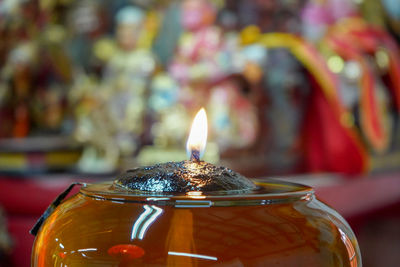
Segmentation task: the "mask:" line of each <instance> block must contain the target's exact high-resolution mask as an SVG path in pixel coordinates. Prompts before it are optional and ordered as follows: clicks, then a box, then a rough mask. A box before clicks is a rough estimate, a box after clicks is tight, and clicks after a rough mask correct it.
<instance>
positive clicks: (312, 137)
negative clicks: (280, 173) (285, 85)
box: [304, 76, 368, 175]
mask: <svg viewBox="0 0 400 267" xmlns="http://www.w3.org/2000/svg"><path fill="white" fill-rule="evenodd" d="M310 81H311V82H312V85H313V90H312V94H311V96H310V101H309V104H308V110H307V114H306V118H305V123H304V148H305V160H306V167H307V170H308V171H309V172H338V173H345V174H351V175H355V174H360V173H364V172H365V170H366V168H367V164H368V163H367V156H366V152H365V151H364V148H362V147H361V146H360V145H359V144H357V140H356V139H355V136H351V135H350V131H349V130H348V129H345V128H344V126H343V125H342V123H341V122H340V119H339V118H338V114H335V113H334V110H333V109H332V107H331V106H330V105H329V103H328V100H327V99H326V96H324V95H323V93H322V91H321V89H320V88H319V87H318V85H317V83H316V82H315V80H314V79H313V78H312V77H311V76H310Z"/></svg>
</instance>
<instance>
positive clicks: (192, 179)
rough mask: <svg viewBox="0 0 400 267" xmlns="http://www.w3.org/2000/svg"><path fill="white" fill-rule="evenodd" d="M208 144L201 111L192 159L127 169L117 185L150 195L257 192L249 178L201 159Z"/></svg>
mask: <svg viewBox="0 0 400 267" xmlns="http://www.w3.org/2000/svg"><path fill="white" fill-rule="evenodd" d="M206 143H207V115H206V112H205V110H204V108H202V109H200V111H199V112H198V113H197V115H196V116H195V118H194V120H193V124H192V128H191V131H190V134H189V137H188V141H187V145H186V151H187V154H188V156H189V158H190V160H185V161H181V162H167V163H161V164H155V165H152V166H145V167H138V168H135V169H132V170H128V171H127V172H126V173H124V174H122V175H121V176H119V177H118V178H117V179H116V180H115V181H114V185H115V186H116V187H119V188H123V189H125V190H130V191H132V190H140V191H147V192H159V193H161V192H176V193H187V192H193V191H203V192H213V191H214V192H217V191H227V192H232V193H235V194H236V193H238V192H243V191H250V190H254V189H256V185H255V184H254V183H253V182H252V181H250V180H249V179H247V178H246V177H244V176H242V175H240V174H239V173H236V172H234V171H233V170H231V169H228V168H226V167H221V166H215V165H213V164H210V163H207V162H205V161H202V160H201V157H202V156H203V154H204V151H205V147H206Z"/></svg>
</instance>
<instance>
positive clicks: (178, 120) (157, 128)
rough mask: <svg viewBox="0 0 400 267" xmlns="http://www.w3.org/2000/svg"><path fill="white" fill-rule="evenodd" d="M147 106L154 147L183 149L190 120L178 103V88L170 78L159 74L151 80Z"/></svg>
mask: <svg viewBox="0 0 400 267" xmlns="http://www.w3.org/2000/svg"><path fill="white" fill-rule="evenodd" d="M148 106H149V108H150V111H151V112H152V114H153V118H154V123H153V125H152V128H151V133H152V136H153V142H154V145H155V146H158V147H164V148H171V147H172V148H177V147H183V146H184V142H185V140H186V135H187V129H189V127H190V119H191V118H190V117H189V116H188V114H187V112H186V111H185V108H184V106H183V105H182V104H181V103H180V98H179V86H178V84H177V83H176V82H175V81H174V80H173V79H171V77H170V76H168V75H166V74H159V75H157V76H156V77H155V78H154V79H153V82H152V85H151V95H150V98H149V103H148Z"/></svg>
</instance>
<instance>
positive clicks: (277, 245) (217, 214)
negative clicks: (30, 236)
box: [32, 180, 362, 267]
mask: <svg viewBox="0 0 400 267" xmlns="http://www.w3.org/2000/svg"><path fill="white" fill-rule="evenodd" d="M256 184H257V185H258V186H259V189H257V190H254V191H253V192H247V193H246V194H236V195H227V194H223V193H219V194H210V195H204V194H203V193H202V192H188V193H186V194H184V195H177V194H165V193H163V194H153V193H145V192H136V193H127V192H123V191H121V190H118V189H117V188H115V187H114V185H113V184H112V183H101V184H92V185H85V186H83V187H82V188H81V190H80V192H79V193H78V194H76V195H74V196H73V197H71V198H69V199H68V200H66V201H64V202H63V203H62V204H61V205H60V206H58V207H57V208H56V210H55V211H54V212H53V213H52V214H51V215H50V217H48V219H47V220H46V221H45V222H44V224H43V225H42V227H41V229H40V231H39V233H38V235H37V237H36V240H35V244H34V247H33V252H32V266H40V267H43V266H290V267H293V266H297V267H301V266H304V267H310V266H324V267H326V266H335V267H338V266H353V267H354V266H362V264H361V256H360V251H359V247H358V245H357V240H356V238H355V236H354V233H353V232H352V230H351V229H350V227H349V225H348V224H347V223H346V221H345V220H344V219H343V218H342V217H341V216H340V215H339V214H338V213H337V212H335V211H334V210H333V209H332V208H330V207H328V206H327V205H325V204H323V203H322V202H320V201H319V200H318V199H316V197H315V195H314V191H313V189H312V188H310V187H307V186H303V185H299V184H293V183H286V182H280V181H276V180H263V181H261V182H256Z"/></svg>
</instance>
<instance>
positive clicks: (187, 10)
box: [169, 0, 256, 150]
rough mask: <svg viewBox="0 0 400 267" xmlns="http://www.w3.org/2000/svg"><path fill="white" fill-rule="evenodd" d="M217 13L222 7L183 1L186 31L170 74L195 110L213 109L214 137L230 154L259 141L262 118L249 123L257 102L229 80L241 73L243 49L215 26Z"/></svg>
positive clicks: (206, 2)
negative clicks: (239, 56)
mask: <svg viewBox="0 0 400 267" xmlns="http://www.w3.org/2000/svg"><path fill="white" fill-rule="evenodd" d="M216 12H217V10H216V7H215V6H213V5H212V4H211V3H210V2H208V1H206V0H186V1H184V2H183V3H182V14H181V23H182V26H183V29H184V32H183V34H182V36H181V39H180V41H179V43H178V47H177V51H176V55H175V59H174V60H173V61H172V63H171V64H170V66H169V72H170V74H171V75H172V77H174V78H175V79H176V80H177V81H178V83H179V85H180V87H181V90H182V95H183V103H184V104H185V105H186V107H187V108H188V109H189V110H196V109H197V108H198V107H199V106H206V107H207V109H208V110H209V116H210V124H212V125H213V127H212V129H213V132H211V134H210V135H211V139H212V138H215V141H216V142H217V143H218V145H219V146H220V147H221V149H222V150H224V149H228V148H240V147H243V146H244V144H249V143H251V141H254V138H253V137H252V136H253V134H252V133H251V132H252V131H255V130H254V129H255V128H256V126H255V125H254V124H253V122H255V121H256V120H254V119H250V120H249V117H248V116H247V115H246V114H247V113H248V112H247V111H249V112H250V113H251V112H252V111H251V108H250V106H251V104H249V102H248V99H246V96H245V95H244V94H242V92H241V89H240V88H239V87H238V84H237V83H236V82H235V81H233V80H231V79H230V78H229V76H230V75H232V74H233V73H234V72H236V71H237V68H236V66H235V64H234V58H233V57H234V53H236V52H237V51H235V49H236V47H235V44H234V43H235V41H233V42H232V38H230V39H229V41H228V39H227V38H225V35H224V34H223V32H222V30H221V29H220V28H218V27H216V26H215V25H214V22H215V19H216ZM232 43H233V45H232ZM245 110H246V112H244V111H245ZM250 117H252V116H250ZM249 133H250V134H249Z"/></svg>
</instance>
